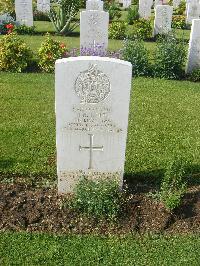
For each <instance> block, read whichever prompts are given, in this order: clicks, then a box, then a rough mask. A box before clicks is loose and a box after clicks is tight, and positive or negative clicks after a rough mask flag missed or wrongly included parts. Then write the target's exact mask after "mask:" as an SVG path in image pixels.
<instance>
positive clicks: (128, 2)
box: [123, 0, 132, 8]
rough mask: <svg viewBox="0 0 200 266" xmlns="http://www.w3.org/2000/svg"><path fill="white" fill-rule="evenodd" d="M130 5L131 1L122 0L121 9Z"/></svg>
mask: <svg viewBox="0 0 200 266" xmlns="http://www.w3.org/2000/svg"><path fill="white" fill-rule="evenodd" d="M131 3H132V2H131V0H123V8H129V7H130V6H131Z"/></svg>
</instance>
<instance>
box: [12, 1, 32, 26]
mask: <svg viewBox="0 0 200 266" xmlns="http://www.w3.org/2000/svg"><path fill="white" fill-rule="evenodd" d="M15 13H16V21H17V22H19V23H20V24H21V25H23V24H24V25H26V26H28V27H31V26H33V6H32V0H15Z"/></svg>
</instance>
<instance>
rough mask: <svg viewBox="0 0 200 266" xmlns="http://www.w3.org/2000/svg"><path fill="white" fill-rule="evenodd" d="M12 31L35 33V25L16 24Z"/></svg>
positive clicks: (22, 33)
mask: <svg viewBox="0 0 200 266" xmlns="http://www.w3.org/2000/svg"><path fill="white" fill-rule="evenodd" d="M14 31H15V32H17V33H18V34H20V35H25V34H28V35H33V34H34V33H35V27H34V26H31V27H29V26H26V25H16V26H15V28H14Z"/></svg>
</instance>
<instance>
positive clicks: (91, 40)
mask: <svg viewBox="0 0 200 266" xmlns="http://www.w3.org/2000/svg"><path fill="white" fill-rule="evenodd" d="M90 2H93V3H97V2H98V3H99V9H98V10H86V11H82V12H81V16H80V47H81V51H82V52H81V54H82V55H84V54H88V53H87V52H85V50H86V51H87V50H93V49H95V50H96V55H100V54H101V53H102V52H106V51H107V47H108V25H109V14H108V12H105V11H103V10H101V2H102V1H95V0H91V1H90ZM87 6H88V8H89V7H91V3H90V4H89V5H88V4H87ZM98 51H99V54H98Z"/></svg>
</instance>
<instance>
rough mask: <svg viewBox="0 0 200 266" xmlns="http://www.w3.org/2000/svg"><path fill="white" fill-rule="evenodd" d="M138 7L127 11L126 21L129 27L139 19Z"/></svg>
mask: <svg viewBox="0 0 200 266" xmlns="http://www.w3.org/2000/svg"><path fill="white" fill-rule="evenodd" d="M138 10H139V6H138V5H136V6H133V7H130V8H129V9H128V12H127V16H126V21H127V23H128V24H129V25H133V23H134V21H135V20H138V19H139V11H138Z"/></svg>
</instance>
